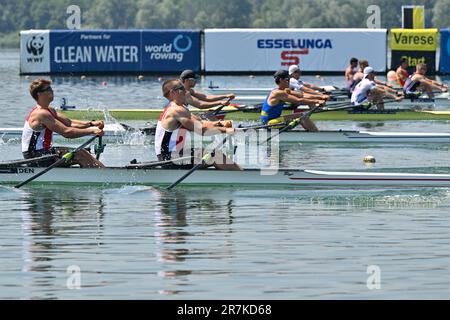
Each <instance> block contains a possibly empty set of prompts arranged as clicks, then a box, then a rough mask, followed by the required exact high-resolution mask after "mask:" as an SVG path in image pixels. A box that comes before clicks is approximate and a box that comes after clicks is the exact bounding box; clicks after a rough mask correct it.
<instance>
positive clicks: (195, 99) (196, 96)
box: [180, 70, 235, 109]
mask: <svg viewBox="0 0 450 320" xmlns="http://www.w3.org/2000/svg"><path fill="white" fill-rule="evenodd" d="M197 79H198V77H197V75H196V74H195V72H194V71H192V70H184V71H183V72H182V73H181V75H180V81H181V83H182V84H183V86H184V88H185V89H186V103H187V104H189V105H191V106H194V107H196V108H199V109H208V108H211V107H216V106H220V105H225V106H227V105H229V104H230V100H233V99H234V98H235V95H234V94H233V93H230V94H224V95H206V94H204V93H201V92H198V91H195V90H194V87H195V85H196V84H197Z"/></svg>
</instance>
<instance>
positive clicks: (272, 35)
mask: <svg viewBox="0 0 450 320" xmlns="http://www.w3.org/2000/svg"><path fill="white" fill-rule="evenodd" d="M386 31H387V30H386V29H206V30H205V71H207V72H208V71H209V72H227V71H238V72H239V71H240V72H247V71H249V72H251V71H276V70H278V69H288V68H289V66H290V65H292V64H298V65H300V69H301V70H304V71H314V72H323V71H334V72H340V71H342V72H344V70H345V68H346V67H347V66H348V64H349V60H350V58H352V57H356V58H358V59H365V60H368V61H369V64H370V66H371V67H373V68H374V70H375V71H379V72H384V71H386V53H387V50H386Z"/></svg>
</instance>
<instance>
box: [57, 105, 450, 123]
mask: <svg viewBox="0 0 450 320" xmlns="http://www.w3.org/2000/svg"><path fill="white" fill-rule="evenodd" d="M258 110H259V109H257V108H255V109H254V110H253V109H249V110H248V111H249V112H246V111H245V110H244V111H236V108H234V107H226V108H224V109H223V111H225V112H229V113H228V114H227V115H226V118H227V119H231V120H241V121H258V120H259V118H260V113H259V112H257V111H258ZM162 111H163V110H162V109H110V110H107V111H106V112H107V113H108V114H109V115H110V116H112V117H113V118H114V119H116V120H145V121H150V120H157V119H158V118H159V116H160V115H161V112H162ZM191 111H192V112H201V111H205V110H199V109H195V108H192V109H191ZM59 112H61V113H63V114H65V115H66V116H68V117H70V118H71V119H79V120H92V119H104V117H105V110H98V109H97V110H96V109H75V110H65V111H59ZM290 113H292V111H291V110H285V111H284V112H283V115H286V114H290ZM311 118H312V119H313V120H316V121H390V120H414V121H416V120H441V121H444V120H450V111H433V110H423V111H419V110H404V109H386V110H385V111H377V110H363V111H346V110H338V111H328V112H323V113H315V114H313V115H312V116H311Z"/></svg>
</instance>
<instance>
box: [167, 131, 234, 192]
mask: <svg viewBox="0 0 450 320" xmlns="http://www.w3.org/2000/svg"><path fill="white" fill-rule="evenodd" d="M227 139H228V136H226V137H225V138H223V140H222V143H221V144H219V145H218V146H217V147H215V148H214V149H213V150H212V151H211V152H208V153H207V154H205V155H204V156H203V157H202V159H201V160H202V161H200V163H198V164H196V165H195V166H194V167H192V168H191V169H190V170H189V171H188V172H186V173H185V174H184V175H183V176H182V177H181V178H180V179H178V180H177V181H175V182H174V183H172V184H171V185H170V186H168V187H167V188H166V189H167V190H171V189H172V188H173V187H175V186H176V185H178V184H179V183H180V182H181V181H183V180H184V179H186V178H187V177H189V176H190V175H191V174H192V173H193V172H194V171H195V170H197V169H198V168H200V167H201V166H203V163H204V162H207V161H209V160H210V159H211V158H212V157H213V153H214V152H215V151H216V149H217V148H219V147H222V146H223V145H224V144H225V143H226V142H227Z"/></svg>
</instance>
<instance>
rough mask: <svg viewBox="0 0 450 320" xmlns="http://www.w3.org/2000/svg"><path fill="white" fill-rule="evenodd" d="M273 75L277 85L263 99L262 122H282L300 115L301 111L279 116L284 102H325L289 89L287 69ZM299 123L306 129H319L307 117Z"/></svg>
mask: <svg viewBox="0 0 450 320" xmlns="http://www.w3.org/2000/svg"><path fill="white" fill-rule="evenodd" d="M273 77H274V78H275V83H276V84H277V85H278V87H277V88H275V89H274V90H272V91H271V92H270V93H269V95H268V96H267V98H266V99H265V100H264V104H263V106H262V110H261V118H260V121H261V122H262V123H263V124H276V123H280V124H282V123H286V122H290V121H292V120H294V119H296V118H299V117H301V116H302V113H301V112H300V113H293V114H289V115H285V116H281V113H282V112H283V109H284V107H285V105H286V103H291V104H294V105H298V104H306V105H309V106H315V105H324V104H325V100H322V99H311V98H304V97H303V98H302V97H301V93H294V92H292V91H291V90H290V89H289V80H290V76H289V72H288V71H286V70H278V71H277V72H275V74H274V75H273ZM300 124H301V125H302V126H303V128H304V129H305V130H306V131H319V130H318V129H317V127H316V125H315V124H314V122H313V121H312V120H311V119H309V118H304V119H302V121H301V122H300Z"/></svg>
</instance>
